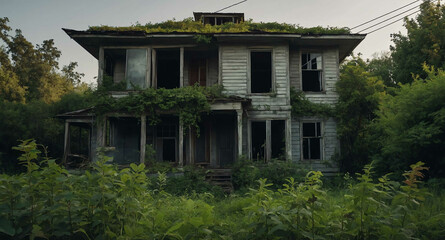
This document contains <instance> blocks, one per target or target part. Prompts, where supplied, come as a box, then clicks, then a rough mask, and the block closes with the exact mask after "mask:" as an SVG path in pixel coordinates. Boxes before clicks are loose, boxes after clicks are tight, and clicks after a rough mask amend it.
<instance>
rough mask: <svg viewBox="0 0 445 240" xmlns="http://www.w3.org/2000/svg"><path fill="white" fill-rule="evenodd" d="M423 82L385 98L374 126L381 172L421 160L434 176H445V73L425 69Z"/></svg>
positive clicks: (414, 83)
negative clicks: (444, 149)
mask: <svg viewBox="0 0 445 240" xmlns="http://www.w3.org/2000/svg"><path fill="white" fill-rule="evenodd" d="M424 70H425V72H426V74H427V77H426V78H425V79H415V80H414V81H413V83H412V84H405V85H401V87H400V89H398V90H396V94H395V96H390V95H388V96H386V97H385V100H384V101H383V102H382V106H381V107H380V109H379V111H378V112H377V115H378V118H377V119H376V121H375V123H374V124H373V128H374V129H375V131H376V132H375V141H374V145H376V146H378V149H379V150H380V151H379V152H380V153H379V154H378V155H377V156H376V159H377V161H378V163H379V167H380V169H385V171H388V170H390V171H399V172H401V171H403V170H405V167H406V166H408V165H409V164H413V163H415V162H417V161H419V160H422V161H423V162H425V163H426V165H427V166H429V167H430V169H431V171H430V174H431V176H433V177H445V170H444V169H445V153H444V151H443V146H444V145H445V105H444V102H445V95H444V94H443V93H444V91H445V72H444V71H443V70H437V71H436V70H434V68H432V67H431V68H429V67H424Z"/></svg>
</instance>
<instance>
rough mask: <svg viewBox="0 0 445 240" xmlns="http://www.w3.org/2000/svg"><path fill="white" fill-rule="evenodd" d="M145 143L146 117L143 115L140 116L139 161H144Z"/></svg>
mask: <svg viewBox="0 0 445 240" xmlns="http://www.w3.org/2000/svg"><path fill="white" fill-rule="evenodd" d="M146 144H147V117H146V116H145V115H142V116H141V146H140V156H139V162H140V163H144V161H145V145H146Z"/></svg>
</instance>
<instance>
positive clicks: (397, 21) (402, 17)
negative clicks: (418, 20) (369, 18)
mask: <svg viewBox="0 0 445 240" xmlns="http://www.w3.org/2000/svg"><path fill="white" fill-rule="evenodd" d="M418 12H420V10H417V11H415V12H413V13H410V14H408V15H406V16H404V17H402V18H399V19H397V20H395V21H393V22H390V23H388V24H386V25H385V26H382V27H379V28H377V29H374V30H372V31H371V32H368V33H367V34H371V33H373V32H375V31H378V30H380V29H382V28H385V27H387V26H389V25H391V24H394V23H396V22H398V21H400V20H403V19H404V18H406V17H408V16H411V15H413V14H414V13H418Z"/></svg>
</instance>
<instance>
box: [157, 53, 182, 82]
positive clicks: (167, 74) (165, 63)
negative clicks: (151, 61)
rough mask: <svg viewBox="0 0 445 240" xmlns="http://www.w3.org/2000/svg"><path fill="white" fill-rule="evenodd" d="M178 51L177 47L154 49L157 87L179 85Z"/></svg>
mask: <svg viewBox="0 0 445 240" xmlns="http://www.w3.org/2000/svg"><path fill="white" fill-rule="evenodd" d="M180 74H181V73H180V52H179V49H178V48H172V49H156V81H157V88H166V89H172V88H178V87H180V83H179V78H180Z"/></svg>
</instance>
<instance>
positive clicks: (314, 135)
mask: <svg viewBox="0 0 445 240" xmlns="http://www.w3.org/2000/svg"><path fill="white" fill-rule="evenodd" d="M303 159H321V124H320V122H313V123H303Z"/></svg>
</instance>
